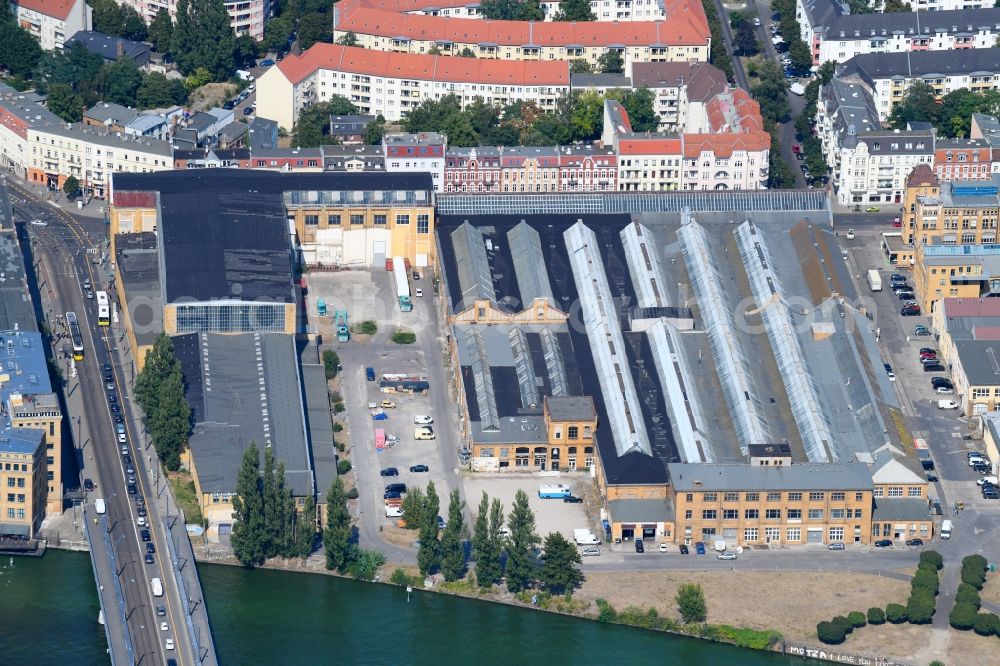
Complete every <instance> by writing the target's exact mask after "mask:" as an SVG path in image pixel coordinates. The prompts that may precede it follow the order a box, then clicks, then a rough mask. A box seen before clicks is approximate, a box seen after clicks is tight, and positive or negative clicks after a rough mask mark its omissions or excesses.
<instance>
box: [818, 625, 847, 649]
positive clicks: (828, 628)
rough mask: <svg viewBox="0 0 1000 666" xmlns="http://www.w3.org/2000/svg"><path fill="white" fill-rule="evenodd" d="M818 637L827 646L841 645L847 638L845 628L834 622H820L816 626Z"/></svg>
mask: <svg viewBox="0 0 1000 666" xmlns="http://www.w3.org/2000/svg"><path fill="white" fill-rule="evenodd" d="M816 637H817V638H818V639H819V640H820V642H821V643H826V644H827V645H840V644H841V643H843V642H844V640H845V639H846V638H847V633H846V632H845V631H844V627H843V626H841V625H840V624H836V623H834V622H820V623H819V624H817V625H816Z"/></svg>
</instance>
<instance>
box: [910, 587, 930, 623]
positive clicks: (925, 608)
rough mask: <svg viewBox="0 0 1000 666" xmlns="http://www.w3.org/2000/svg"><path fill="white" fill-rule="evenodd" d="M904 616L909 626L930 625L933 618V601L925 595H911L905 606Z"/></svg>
mask: <svg viewBox="0 0 1000 666" xmlns="http://www.w3.org/2000/svg"><path fill="white" fill-rule="evenodd" d="M906 616H907V618H909V620H910V624H930V621H931V619H932V618H933V617H934V600H933V598H931V599H930V600H928V598H927V595H916V594H915V595H913V596H911V597H910V601H909V602H908V603H907V604H906Z"/></svg>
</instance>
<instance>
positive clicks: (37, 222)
mask: <svg viewBox="0 0 1000 666" xmlns="http://www.w3.org/2000/svg"><path fill="white" fill-rule="evenodd" d="M31 224H33V225H34V226H36V227H47V226H49V223H48V222H46V221H45V220H40V219H38V218H35V219H34V220H32V221H31Z"/></svg>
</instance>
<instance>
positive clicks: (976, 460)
mask: <svg viewBox="0 0 1000 666" xmlns="http://www.w3.org/2000/svg"><path fill="white" fill-rule="evenodd" d="M989 464H990V461H989V460H987V459H986V458H984V457H982V456H970V457H969V467H975V466H976V465H989Z"/></svg>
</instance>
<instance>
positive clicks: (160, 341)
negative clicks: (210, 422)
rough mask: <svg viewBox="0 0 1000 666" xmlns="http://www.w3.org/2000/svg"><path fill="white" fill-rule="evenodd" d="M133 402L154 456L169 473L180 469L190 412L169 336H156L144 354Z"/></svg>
mask: <svg viewBox="0 0 1000 666" xmlns="http://www.w3.org/2000/svg"><path fill="white" fill-rule="evenodd" d="M134 394H135V399H136V402H138V403H139V406H140V407H141V408H142V411H143V413H144V414H145V415H146V417H145V418H146V432H147V433H148V434H149V436H150V437H151V438H152V440H153V446H154V447H155V448H156V455H157V456H158V457H159V459H160V461H161V462H162V463H163V465H164V466H165V467H166V468H167V469H168V470H170V471H176V470H178V469H180V466H181V452H182V451H183V450H184V447H185V446H186V445H187V439H188V435H190V434H191V408H190V407H189V406H188V403H187V400H186V399H185V398H184V375H183V373H182V372H181V364H180V362H179V361H178V360H177V357H176V355H175V354H174V345H173V342H171V340H170V336H168V335H167V334H166V333H160V335H159V336H157V338H156V342H155V343H154V344H153V348H152V349H150V350H149V351H148V352H146V363H145V365H143V368H142V372H140V373H139V376H138V377H136V379H135V389H134Z"/></svg>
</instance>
